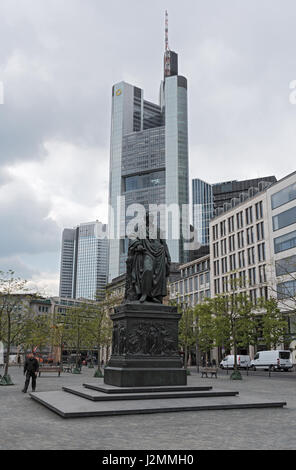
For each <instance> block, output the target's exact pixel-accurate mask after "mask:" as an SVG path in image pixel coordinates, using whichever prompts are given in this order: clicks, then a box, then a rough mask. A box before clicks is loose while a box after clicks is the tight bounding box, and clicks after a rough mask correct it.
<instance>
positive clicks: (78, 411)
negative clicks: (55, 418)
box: [30, 391, 286, 418]
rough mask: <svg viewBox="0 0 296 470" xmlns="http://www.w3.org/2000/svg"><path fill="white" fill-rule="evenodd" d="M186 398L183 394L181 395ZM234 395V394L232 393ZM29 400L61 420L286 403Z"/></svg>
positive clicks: (58, 395) (59, 394)
mask: <svg viewBox="0 0 296 470" xmlns="http://www.w3.org/2000/svg"><path fill="white" fill-rule="evenodd" d="M184 393H185V394H186V392H184ZM235 393H237V392H235ZM30 396H31V398H32V399H33V400H35V401H37V402H38V403H40V404H41V405H43V406H45V407H46V408H48V409H50V410H51V411H54V412H55V413H57V414H58V415H59V416H61V417H63V418H85V417H94V416H118V415H135V414H148V413H149V414H150V413H169V412H181V411H182V412H185V411H191V412H192V411H205V410H232V409H245V408H279V407H283V406H284V405H286V402H272V401H270V402H268V401H263V400H258V399H256V398H255V397H247V398H246V399H242V398H241V397H233V396H215V395H212V396H209V397H194V398H191V397H190V398H189V397H186V396H184V397H183V398H173V397H171V398H170V399H168V398H159V397H157V398H156V399H151V398H150V399H135V400H122V399H121V400H118V399H116V398H117V396H115V397H114V398H115V399H114V400H108V401H97V400H94V399H89V398H88V399H86V398H85V397H82V396H78V395H77V394H73V393H66V391H54V392H34V393H33V392H32V393H30Z"/></svg>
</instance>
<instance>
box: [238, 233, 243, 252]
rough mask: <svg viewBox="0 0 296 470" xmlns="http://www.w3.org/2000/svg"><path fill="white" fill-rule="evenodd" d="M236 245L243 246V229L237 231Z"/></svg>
mask: <svg viewBox="0 0 296 470" xmlns="http://www.w3.org/2000/svg"><path fill="white" fill-rule="evenodd" d="M237 246H238V248H243V247H244V231H243V230H242V231H241V232H238V233H237Z"/></svg>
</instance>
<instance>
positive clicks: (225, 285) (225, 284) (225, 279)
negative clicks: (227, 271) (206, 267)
mask: <svg viewBox="0 0 296 470" xmlns="http://www.w3.org/2000/svg"><path fill="white" fill-rule="evenodd" d="M222 292H228V276H223V277H222Z"/></svg>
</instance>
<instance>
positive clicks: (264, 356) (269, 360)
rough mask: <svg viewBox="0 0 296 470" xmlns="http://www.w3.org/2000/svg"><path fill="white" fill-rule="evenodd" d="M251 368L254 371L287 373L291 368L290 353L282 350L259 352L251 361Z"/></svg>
mask: <svg viewBox="0 0 296 470" xmlns="http://www.w3.org/2000/svg"><path fill="white" fill-rule="evenodd" d="M251 367H252V369H254V370H256V369H264V370H269V369H271V370H284V371H288V370H290V369H292V367H293V364H292V361H291V353H290V351H284V350H274V351H259V352H257V354H256V355H255V357H254V359H253V360H252V361H251Z"/></svg>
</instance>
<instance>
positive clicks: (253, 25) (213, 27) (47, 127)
mask: <svg viewBox="0 0 296 470" xmlns="http://www.w3.org/2000/svg"><path fill="white" fill-rule="evenodd" d="M165 9H168V12H169V44H170V48H171V49H172V50H175V51H176V52H178V54H179V73H180V74H182V75H185V76H186V77H187V79H188V100H189V101H188V106H189V158H190V177H191V178H193V177H198V178H202V179H204V180H206V181H208V182H210V183H214V182H217V181H225V180H230V179H246V178H252V177H260V176H266V175H271V174H274V175H276V177H277V178H281V177H283V176H285V175H286V174H288V173H290V172H292V171H294V170H295V169H296V158H295V156H296V132H295V120H296V105H292V104H291V103H290V102H289V94H290V90H289V83H290V82H291V81H292V80H295V79H296V60H295V43H296V29H295V24H296V2H295V0H285V1H284V2H280V1H279V0H248V1H245V0H203V1H201V0H184V1H183V2H180V0H167V1H162V0H155V1H154V0H149V2H148V1H139V0H125V1H122V0H109V1H108V2H105V1H103V0H1V2H0V82H3V85H4V98H5V101H4V104H2V105H0V227H1V231H0V270H1V269H2V270H7V269H8V268H12V269H14V270H15V271H16V273H17V274H18V275H20V276H23V277H25V278H26V279H28V280H31V287H36V288H38V289H39V290H40V291H42V292H44V293H47V294H50V295H56V294H58V278H59V264H60V243H61V233H62V229H63V228H64V227H72V226H74V225H77V224H78V223H81V222H88V221H91V220H95V219H100V220H102V221H104V222H106V221H107V207H106V205H107V198H108V172H109V140H110V117H111V88H112V85H113V84H114V83H116V82H119V81H121V80H125V81H127V82H129V83H131V84H134V85H137V86H139V87H141V88H143V89H144V94H145V98H146V99H148V100H150V101H155V102H157V100H158V92H159V85H160V80H161V78H162V73H163V71H162V61H163V50H164V11H165Z"/></svg>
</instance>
